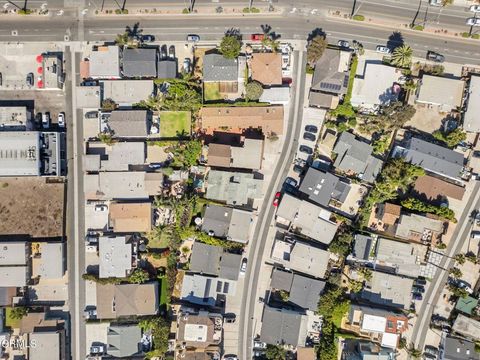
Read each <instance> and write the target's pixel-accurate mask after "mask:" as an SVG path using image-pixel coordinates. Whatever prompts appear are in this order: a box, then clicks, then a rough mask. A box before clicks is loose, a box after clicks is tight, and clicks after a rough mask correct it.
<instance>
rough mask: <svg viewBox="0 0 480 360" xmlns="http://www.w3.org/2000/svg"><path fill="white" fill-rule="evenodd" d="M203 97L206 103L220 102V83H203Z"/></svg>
mask: <svg viewBox="0 0 480 360" xmlns="http://www.w3.org/2000/svg"><path fill="white" fill-rule="evenodd" d="M203 97H204V98H205V101H213V100H220V99H221V98H222V96H221V95H220V84H219V83H218V82H207V83H203Z"/></svg>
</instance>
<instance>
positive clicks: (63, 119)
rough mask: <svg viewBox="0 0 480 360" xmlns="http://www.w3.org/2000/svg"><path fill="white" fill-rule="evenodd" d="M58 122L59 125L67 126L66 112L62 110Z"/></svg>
mask: <svg viewBox="0 0 480 360" xmlns="http://www.w3.org/2000/svg"><path fill="white" fill-rule="evenodd" d="M57 122H58V126H60V127H62V128H63V127H65V113H63V112H61V113H59V114H58V118H57Z"/></svg>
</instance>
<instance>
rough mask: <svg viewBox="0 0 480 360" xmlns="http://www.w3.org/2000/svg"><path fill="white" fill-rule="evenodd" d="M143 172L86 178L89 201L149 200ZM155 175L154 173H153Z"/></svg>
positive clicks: (95, 175) (109, 173)
mask: <svg viewBox="0 0 480 360" xmlns="http://www.w3.org/2000/svg"><path fill="white" fill-rule="evenodd" d="M147 174H148V173H145V172H143V171H124V172H103V171H102V172H100V173H98V174H87V175H85V176H84V181H85V187H84V190H85V195H86V197H87V198H88V199H105V200H114V199H117V200H118V199H148V197H149V196H150V195H156V194H152V193H149V191H148V190H149V189H148V188H147V186H146V182H145V179H146V177H147ZM152 174H153V173H152Z"/></svg>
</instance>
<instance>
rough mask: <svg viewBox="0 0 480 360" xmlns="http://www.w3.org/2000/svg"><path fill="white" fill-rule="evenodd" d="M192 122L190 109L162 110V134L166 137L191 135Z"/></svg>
mask: <svg viewBox="0 0 480 360" xmlns="http://www.w3.org/2000/svg"><path fill="white" fill-rule="evenodd" d="M191 122H192V120H191V113H190V112H189V111H161V112H160V136H161V137H165V138H174V137H179V136H189V135H190V131H191Z"/></svg>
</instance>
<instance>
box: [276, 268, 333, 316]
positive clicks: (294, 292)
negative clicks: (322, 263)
mask: <svg viewBox="0 0 480 360" xmlns="http://www.w3.org/2000/svg"><path fill="white" fill-rule="evenodd" d="M270 287H271V288H272V289H274V290H276V291H285V292H286V293H288V303H289V304H293V305H296V306H298V307H300V308H302V309H305V310H311V311H316V310H317V308H318V300H319V299H320V295H321V294H322V292H323V289H324V288H325V282H324V281H322V280H317V279H312V278H309V277H306V276H303V275H299V274H294V273H291V272H287V271H283V270H280V269H278V268H274V269H273V272H272V279H271V282H270Z"/></svg>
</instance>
